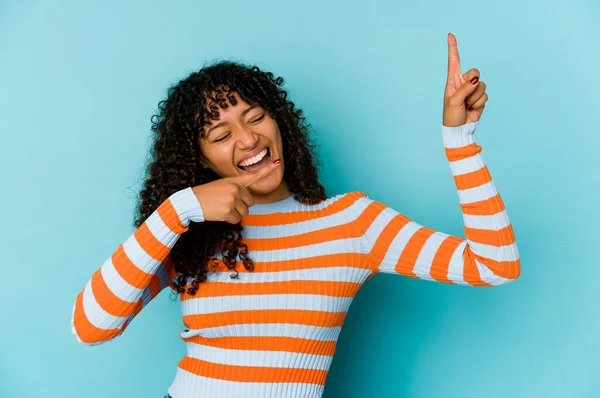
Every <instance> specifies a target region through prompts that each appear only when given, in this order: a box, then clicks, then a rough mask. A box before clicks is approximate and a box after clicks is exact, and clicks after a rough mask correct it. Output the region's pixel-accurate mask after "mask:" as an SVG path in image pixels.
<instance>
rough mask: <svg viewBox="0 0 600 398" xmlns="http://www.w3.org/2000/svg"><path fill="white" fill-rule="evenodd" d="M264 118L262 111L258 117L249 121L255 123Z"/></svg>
mask: <svg viewBox="0 0 600 398" xmlns="http://www.w3.org/2000/svg"><path fill="white" fill-rule="evenodd" d="M264 118H265V114H264V113H263V114H262V115H261V116H260V117H259V118H256V119H254V120H253V121H251V122H250V123H256V122H260V121H261V120H263V119H264Z"/></svg>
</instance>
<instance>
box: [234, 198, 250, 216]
mask: <svg viewBox="0 0 600 398" xmlns="http://www.w3.org/2000/svg"><path fill="white" fill-rule="evenodd" d="M235 211H237V213H238V214H239V215H240V217H245V216H247V215H248V206H246V203H245V202H244V201H243V200H242V199H241V198H239V199H237V200H236V201H235Z"/></svg>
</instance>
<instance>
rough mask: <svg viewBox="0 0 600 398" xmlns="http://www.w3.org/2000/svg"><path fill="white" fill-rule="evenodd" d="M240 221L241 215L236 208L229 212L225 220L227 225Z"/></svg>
mask: <svg viewBox="0 0 600 398" xmlns="http://www.w3.org/2000/svg"><path fill="white" fill-rule="evenodd" d="M241 220H242V215H241V214H240V213H239V212H238V210H237V208H236V209H233V210H231V213H229V217H228V218H227V219H226V220H225V221H226V222H228V223H229V224H237V223H239V222H240V221H241Z"/></svg>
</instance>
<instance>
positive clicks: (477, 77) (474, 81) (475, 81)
mask: <svg viewBox="0 0 600 398" xmlns="http://www.w3.org/2000/svg"><path fill="white" fill-rule="evenodd" d="M478 81H479V76H475V77H474V78H472V79H471V84H477V82H478Z"/></svg>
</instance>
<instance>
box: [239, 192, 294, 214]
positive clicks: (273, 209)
mask: <svg viewBox="0 0 600 398" xmlns="http://www.w3.org/2000/svg"><path fill="white" fill-rule="evenodd" d="M298 203H300V202H298V201H297V200H296V198H294V195H293V194H292V195H291V196H289V197H287V198H285V199H281V200H278V201H276V202H270V203H256V204H254V205H252V206H250V207H249V208H248V214H270V213H277V212H282V211H284V210H288V209H291V208H293V207H294V206H296V205H297V204H298Z"/></svg>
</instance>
